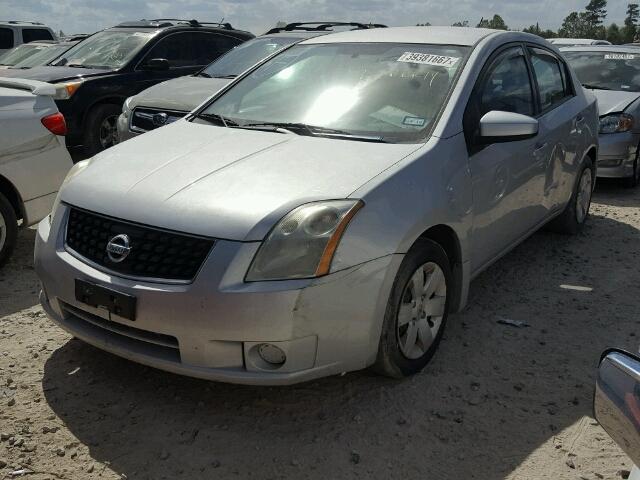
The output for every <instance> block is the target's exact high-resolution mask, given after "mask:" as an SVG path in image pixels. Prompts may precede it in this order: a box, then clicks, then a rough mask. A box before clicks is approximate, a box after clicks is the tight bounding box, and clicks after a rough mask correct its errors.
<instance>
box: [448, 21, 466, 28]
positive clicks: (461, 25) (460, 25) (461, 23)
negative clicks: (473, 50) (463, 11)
mask: <svg viewBox="0 0 640 480" xmlns="http://www.w3.org/2000/svg"><path fill="white" fill-rule="evenodd" d="M451 26H452V27H468V26H469V20H463V21H461V22H456V23H454V24H453V25H451Z"/></svg>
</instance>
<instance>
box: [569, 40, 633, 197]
mask: <svg viewBox="0 0 640 480" xmlns="http://www.w3.org/2000/svg"><path fill="white" fill-rule="evenodd" d="M561 51H562V54H563V55H564V57H565V58H566V59H567V61H568V62H569V64H570V65H571V67H572V68H573V70H574V71H575V73H576V76H577V77H578V79H579V80H580V82H582V85H583V86H584V88H586V89H588V90H591V91H592V92H593V94H594V95H595V96H596V98H597V99H598V109H599V110H600V151H599V154H598V176H599V177H609V178H622V179H624V182H625V183H626V185H627V186H628V187H631V188H633V187H635V186H637V185H638V183H640V165H639V163H638V162H639V159H638V156H639V155H640V149H639V148H638V147H639V146H640V50H639V49H638V48H636V47H624V46H604V47H603V46H596V47H573V48H563V49H562V50H561Z"/></svg>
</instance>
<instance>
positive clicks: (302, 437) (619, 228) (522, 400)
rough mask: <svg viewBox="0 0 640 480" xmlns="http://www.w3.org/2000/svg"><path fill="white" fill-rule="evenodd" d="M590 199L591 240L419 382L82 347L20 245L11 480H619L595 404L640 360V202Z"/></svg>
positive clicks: (4, 356) (512, 275) (508, 271)
mask: <svg viewBox="0 0 640 480" xmlns="http://www.w3.org/2000/svg"><path fill="white" fill-rule="evenodd" d="M595 201H596V204H594V206H593V209H592V214H593V216H592V218H591V221H590V223H589V225H588V227H587V228H586V229H585V232H584V234H582V235H581V236H578V237H563V236H558V235H554V234H550V233H544V232H542V233H538V234H536V235H535V236H534V237H533V238H531V239H530V240H528V241H527V242H525V243H524V244H523V245H521V246H520V247H519V248H517V249H516V251H514V252H513V253H511V254H509V255H508V256H507V257H505V258H504V259H503V260H501V261H500V262H498V263H497V264H496V265H495V266H494V267H492V268H491V269H490V270H488V271H487V272H485V273H484V274H483V275H482V276H481V277H480V278H478V279H477V280H476V281H474V283H473V285H472V291H471V298H470V302H469V306H468V307H467V309H466V310H465V312H464V313H462V314H458V315H455V316H453V317H452V318H451V319H450V323H449V325H448V330H447V332H446V334H445V338H444V341H443V343H442V345H441V347H440V351H439V352H438V354H437V355H436V356H435V358H434V361H433V362H432V363H431V365H430V366H429V367H428V368H427V369H426V371H425V372H423V373H422V374H421V375H419V376H417V377H415V378H412V379H409V380H405V381H391V380H388V379H384V378H378V377H376V376H374V375H372V374H370V373H367V372H360V373H351V374H348V375H345V376H343V377H334V378H328V379H324V380H321V381H316V382H312V383H309V384H303V385H299V386H295V387H288V388H254V387H243V386H233V385H224V384H216V383H208V382H204V381H199V380H194V379H189V378H181V377H178V376H174V375H171V374H168V373H164V372H160V371H155V370H152V369H149V368H146V367H142V366H139V365H136V364H133V363H130V362H127V361H125V360H122V359H119V358H117V357H114V356H111V355H109V354H106V353H103V352H101V351H98V350H96V349H94V348H92V347H90V346H87V345H85V344H83V343H81V342H79V341H77V340H71V339H70V337H69V336H68V335H66V334H65V333H63V332H62V331H60V330H59V329H58V328H57V327H54V326H53V325H52V324H51V323H49V321H48V320H47V319H46V318H45V316H44V314H43V313H42V311H41V309H40V308H39V307H38V306H37V299H36V295H37V291H38V281H37V279H36V276H35V274H34V271H33V268H32V258H31V257H32V244H33V240H34V232H33V231H27V232H23V234H22V236H21V238H20V246H19V250H18V253H17V255H16V256H15V258H14V260H13V261H12V262H11V263H10V265H9V266H8V267H7V268H5V269H4V270H3V271H2V272H0V434H1V437H0V440H1V442H0V466H1V467H2V468H0V478H10V475H11V472H15V471H16V470H21V469H26V471H25V472H24V473H27V474H28V475H29V477H28V478H30V479H44V478H50V479H55V478H68V479H90V478H98V477H100V478H108V479H114V478H129V479H161V478H171V479H175V478H190V479H191V478H257V479H268V478H295V479H301V478H318V479H334V478H335V479H338V478H384V479H388V478H402V479H426V478H429V479H463V478H464V479H468V478H476V479H482V480H493V479H505V478H506V479H553V480H557V479H594V480H595V479H603V478H604V479H619V478H623V477H624V476H625V474H626V471H628V470H629V468H630V462H629V460H628V458H627V457H625V456H624V455H623V454H622V453H621V451H620V450H619V449H618V448H617V447H616V446H615V445H614V444H613V443H612V441H611V440H610V439H609V438H608V437H607V436H606V434H605V433H604V432H603V430H602V429H601V428H600V427H599V426H598V425H597V424H596V423H595V422H594V420H593V419H592V418H591V415H592V407H591V400H592V394H593V382H594V369H595V367H596V364H597V361H598V358H599V354H600V352H601V351H602V350H603V349H604V348H605V347H607V346H620V347H625V348H629V349H631V350H636V349H637V348H638V346H639V345H640V331H639V329H638V318H639V317H640V300H639V298H640V269H639V268H638V265H639V261H640V249H639V245H640V243H639V242H640V235H639V230H638V229H639V228H640V189H638V190H637V191H636V192H630V191H628V190H624V189H622V188H620V187H619V186H618V185H617V184H615V183H604V184H601V185H600V187H599V188H598V191H597V194H596V200H595ZM572 286H577V287H588V288H581V289H574V288H572ZM499 319H511V320H520V321H524V322H526V323H527V324H528V325H529V326H528V327H525V328H515V327H511V326H506V325H502V324H499V323H497V321H498V320H499Z"/></svg>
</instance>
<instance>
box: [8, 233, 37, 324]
mask: <svg viewBox="0 0 640 480" xmlns="http://www.w3.org/2000/svg"><path fill="white" fill-rule="evenodd" d="M35 237H36V231H35V230H33V229H26V230H22V231H20V233H19V235H18V244H17V246H16V250H15V252H14V255H13V256H12V258H11V259H9V263H7V264H6V265H5V266H4V267H2V268H0V318H2V317H4V316H6V315H11V314H12V313H16V312H19V311H20V310H24V309H25V308H29V307H33V306H34V305H37V304H38V292H39V291H40V283H39V281H38V277H37V276H36V272H35V270H34V269H33V244H34V242H35Z"/></svg>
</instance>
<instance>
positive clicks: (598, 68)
mask: <svg viewBox="0 0 640 480" xmlns="http://www.w3.org/2000/svg"><path fill="white" fill-rule="evenodd" d="M563 55H564V57H565V58H566V59H567V62H569V65H571V68H573V70H574V71H575V72H576V75H577V76H578V79H579V80H580V83H582V84H583V85H586V86H587V87H588V88H598V89H603V90H623V91H627V92H640V53H629V52H607V51H603V50H600V49H599V50H598V51H595V52H563Z"/></svg>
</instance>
